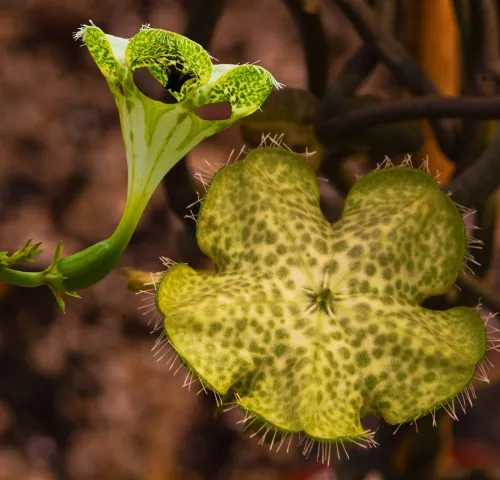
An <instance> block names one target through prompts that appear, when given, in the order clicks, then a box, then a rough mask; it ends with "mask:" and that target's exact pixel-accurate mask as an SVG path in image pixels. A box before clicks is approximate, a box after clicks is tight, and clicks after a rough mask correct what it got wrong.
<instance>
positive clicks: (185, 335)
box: [156, 148, 486, 460]
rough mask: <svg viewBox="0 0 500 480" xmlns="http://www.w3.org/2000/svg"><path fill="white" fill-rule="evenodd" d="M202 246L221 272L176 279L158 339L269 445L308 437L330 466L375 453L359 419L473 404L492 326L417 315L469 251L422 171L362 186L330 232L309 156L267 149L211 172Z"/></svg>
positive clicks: (460, 315) (165, 299)
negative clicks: (354, 452)
mask: <svg viewBox="0 0 500 480" xmlns="http://www.w3.org/2000/svg"><path fill="white" fill-rule="evenodd" d="M197 238H198V243H199V245H200V247H201V249H202V250H203V251H204V252H205V253H206V254H207V255H208V256H209V257H210V258H211V259H212V260H213V261H214V263H215V265H216V272H215V273H207V272H197V271H195V270H193V269H192V268H190V267H189V266H188V265H185V264H176V265H173V266H171V267H170V269H169V270H167V272H166V273H165V274H164V276H163V278H162V280H161V281H160V282H159V284H158V285H157V287H156V289H157V297H156V305H157V308H158V309H159V311H160V313H161V315H162V316H163V317H164V330H165V336H166V337H165V340H164V341H165V342H166V341H168V342H170V343H171V344H172V345H173V347H174V349H175V352H176V353H177V354H178V356H179V357H180V358H181V360H182V362H184V363H185V364H186V365H187V366H188V368H189V370H190V372H191V373H192V374H193V375H194V376H195V377H196V378H198V379H199V380H200V381H201V382H202V384H203V386H204V387H203V388H205V387H207V388H210V389H212V390H214V391H215V392H217V394H219V395H220V396H222V397H223V398H224V399H225V401H228V402H230V403H231V402H233V403H234V404H236V405H237V406H239V407H241V408H242V409H243V410H244V411H245V412H246V416H245V419H246V422H247V423H248V424H252V428H254V427H255V425H257V427H256V429H255V430H254V431H255V432H258V434H259V435H260V437H261V440H262V441H264V440H266V441H270V442H271V444H272V445H273V444H274V446H280V445H281V444H282V443H283V441H284V440H285V439H286V438H287V435H288V434H291V433H298V432H302V433H303V434H305V435H306V436H307V438H308V440H307V441H306V443H305V444H304V445H305V447H304V452H305V453H308V452H309V451H310V449H311V448H312V444H313V441H318V442H320V445H321V449H322V450H321V455H322V459H323V460H325V458H329V454H330V447H331V445H332V444H335V443H337V445H338V444H342V442H349V441H352V442H356V443H364V442H366V443H368V444H373V432H370V431H366V430H365V429H364V428H363V426H362V424H361V418H362V417H363V416H365V415H368V414H379V415H381V416H382V417H383V418H384V419H385V420H386V421H387V422H389V423H391V424H400V423H404V422H409V421H413V420H415V419H417V418H419V417H421V416H423V415H426V414H428V413H433V412H434V411H435V410H436V409H438V408H441V407H444V408H448V405H450V402H452V401H453V399H454V398H455V397H456V396H458V395H463V397H459V400H460V401H462V398H463V399H467V398H468V395H469V391H468V390H467V388H468V386H469V382H470V381H471V379H472V377H473V376H474V372H475V369H476V366H477V365H478V364H479V363H480V362H481V360H482V359H483V357H484V354H485V349H486V334H485V328H484V325H483V321H482V319H481V317H480V316H479V315H478V313H477V312H476V310H475V309H472V308H467V307H456V308H452V309H449V310H446V311H431V310H428V309H426V308H424V307H422V306H421V304H422V302H423V301H424V300H425V299H426V298H428V297H430V296H434V295H440V294H443V293H445V292H446V291H447V290H448V289H449V288H450V287H451V286H452V285H453V283H454V281H455V280H456V277H457V275H458V273H459V271H460V269H461V267H462V264H463V261H464V255H465V252H466V236H465V229H464V223H463V219H462V217H461V215H460V213H459V211H458V210H457V208H456V206H455V204H454V203H453V201H452V200H451V199H450V198H449V197H448V196H447V195H445V194H444V193H442V192H441V191H440V189H439V188H438V187H437V185H436V184H435V182H434V180H433V179H432V178H431V177H430V176H428V175H427V174H426V173H425V172H423V171H421V170H417V169H412V168H408V167H398V168H387V169H382V170H378V171H375V172H372V173H370V174H368V175H366V176H365V177H364V178H362V179H360V180H359V181H358V182H357V183H356V185H355V186H354V187H353V189H352V190H351V191H350V193H349V195H348V196H347V199H346V203H345V209H344V212H343V214H342V217H341V218H340V219H339V220H338V221H337V222H336V223H334V224H333V225H332V224H330V223H329V222H328V221H327V220H326V219H325V218H324V216H323V215H322V213H321V211H320V207H319V188H318V184H317V179H316V176H315V174H314V173H313V171H312V170H311V168H310V167H309V166H308V165H307V163H306V162H305V161H304V159H303V158H302V157H301V156H298V155H295V154H292V153H290V152H288V151H286V150H281V149H277V148H263V149H258V150H255V151H253V152H252V153H250V154H249V155H248V156H247V158H246V159H245V160H243V161H240V162H236V163H234V164H230V165H229V166H226V167H223V168H222V169H221V170H219V171H218V172H217V173H216V174H215V176H214V178H213V180H212V183H211V185H210V187H209V189H208V192H207V195H206V198H205V199H204V200H203V203H202V207H201V211H200V214H199V218H198V224H197Z"/></svg>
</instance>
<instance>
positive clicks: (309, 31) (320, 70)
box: [205, 0, 329, 98]
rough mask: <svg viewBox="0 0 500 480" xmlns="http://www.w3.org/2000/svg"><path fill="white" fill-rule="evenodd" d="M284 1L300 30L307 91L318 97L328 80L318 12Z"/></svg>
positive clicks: (294, 0) (297, 1)
mask: <svg viewBox="0 0 500 480" xmlns="http://www.w3.org/2000/svg"><path fill="white" fill-rule="evenodd" d="M205 1H206V0H205ZM284 3H285V5H286V6H287V8H288V10H289V11H290V14H291V15H292V18H293V20H294V22H295V25H296V26H297V28H298V30H299V32H300V38H301V40H302V45H303V49H304V55H305V61H306V67H307V83H308V88H309V91H310V92H311V93H313V94H314V95H316V96H317V97H318V98H319V97H321V96H323V94H324V93H325V90H326V85H327V82H328V50H329V49H328V40H327V38H326V34H325V30H324V28H323V23H322V22H321V16H320V13H319V11H313V12H309V11H307V10H306V9H305V8H304V2H303V1H301V0H284Z"/></svg>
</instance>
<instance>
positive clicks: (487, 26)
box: [478, 0, 500, 86]
mask: <svg viewBox="0 0 500 480" xmlns="http://www.w3.org/2000/svg"><path fill="white" fill-rule="evenodd" d="M478 3H479V7H480V9H481V13H482V16H483V23H484V39H483V42H484V47H483V49H484V63H485V67H486V72H487V73H488V75H489V76H490V77H491V79H492V80H493V81H494V82H495V83H496V85H497V86H498V85H500V53H499V49H498V7H497V4H496V1H495V0H478Z"/></svg>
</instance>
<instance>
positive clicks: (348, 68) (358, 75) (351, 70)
mask: <svg viewBox="0 0 500 480" xmlns="http://www.w3.org/2000/svg"><path fill="white" fill-rule="evenodd" d="M377 63H378V57H377V54H376V53H375V51H374V50H373V48H370V47H369V46H368V45H366V44H365V43H363V45H362V46H361V47H360V48H359V49H358V50H357V51H356V52H355V53H354V55H353V56H352V57H350V58H349V59H348V60H347V62H345V64H344V66H343V67H342V70H341V71H340V73H339V75H338V77H337V80H336V85H337V87H338V89H339V91H340V92H341V93H342V94H343V95H345V96H350V95H352V94H353V93H354V92H356V90H357V89H358V88H359V87H360V86H361V85H362V84H363V82H364V81H365V80H366V78H367V77H368V75H370V74H371V73H372V71H373V69H374V68H375V67H376V65H377Z"/></svg>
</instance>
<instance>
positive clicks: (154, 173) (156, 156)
mask: <svg viewBox="0 0 500 480" xmlns="http://www.w3.org/2000/svg"><path fill="white" fill-rule="evenodd" d="M75 38H77V39H81V40H82V41H83V42H84V44H85V45H86V46H87V48H88V50H89V52H90V54H91V55H92V57H93V59H94V61H95V62H96V64H97V66H98V67H99V69H100V70H101V72H102V74H103V75H104V77H105V78H106V81H107V83H108V86H109V89H110V90H111V93H112V94H113V97H114V99H115V102H116V105H117V107H118V112H119V115H120V123H121V128H122V134H123V140H124V143H125V152H126V156H127V165H128V188H127V201H126V205H125V210H124V212H123V215H122V218H121V220H120V223H119V225H118V227H117V228H116V230H115V232H114V233H113V234H112V235H111V237H109V238H107V239H105V240H103V241H101V242H99V243H96V244H95V245H92V246H90V247H89V248H87V249H85V250H83V251H81V252H78V253H75V254H73V255H70V256H68V257H65V258H60V257H59V256H60V255H61V252H62V245H61V246H59V247H58V251H57V252H56V255H55V257H54V262H53V263H52V264H51V266H50V268H49V269H47V270H46V271H44V272H22V271H18V270H15V269H12V268H9V265H12V262H13V261H14V260H15V259H17V258H20V257H21V256H23V255H24V256H26V252H25V251H24V250H21V251H19V252H16V253H15V254H14V255H12V256H10V257H9V256H8V254H7V252H0V280H3V281H6V282H8V283H11V284H13V285H19V286H24V287H37V286H40V285H47V286H49V287H50V288H51V290H52V291H53V292H54V294H55V296H56V299H57V301H58V303H59V305H60V306H61V308H63V309H64V301H63V294H70V295H76V290H79V289H82V288H86V287H89V286H91V285H94V284H95V283H97V282H98V281H100V280H101V279H102V278H104V277H105V276H106V275H107V274H108V273H109V272H110V271H111V270H112V269H113V268H114V267H115V265H116V264H117V263H118V261H119V259H120V257H121V255H122V254H123V252H124V250H125V248H126V247H127V245H128V243H129V241H130V238H131V237H132V234H133V233H134V231H135V228H136V227H137V224H138V222H139V220H140V218H141V216H142V213H143V212H144V209H145V208H146V205H147V204H148V202H149V200H150V198H151V196H152V194H153V192H154V191H155V189H156V187H157V186H158V184H159V183H160V181H161V180H162V178H163V177H164V176H165V175H166V174H167V172H168V171H169V170H170V169H171V168H172V167H173V166H174V165H175V164H176V163H177V162H178V161H179V160H180V159H181V158H182V157H183V156H184V155H186V154H187V153H188V152H189V151H190V150H191V149H192V148H194V147H195V146H196V145H197V144H198V143H199V142H201V141H202V140H203V139H205V138H207V137H209V136H211V135H214V134H215V133H217V132H219V131H221V130H223V129H224V128H227V127H229V126H230V125H232V124H233V123H234V122H236V121H237V120H238V119H240V118H242V117H245V116H246V115H250V114H251V113H253V112H254V111H256V110H257V109H258V108H259V107H260V106H261V104H262V103H263V102H264V100H266V98H267V96H268V95H269V93H270V92H271V90H272V89H273V88H274V87H277V88H279V87H280V84H279V83H277V82H276V80H274V78H273V77H272V75H271V74H270V73H269V72H267V71H266V70H264V69H263V68H261V67H258V66H255V65H213V64H212V61H211V58H210V56H209V54H208V53H207V52H206V51H205V50H204V49H203V48H202V47H201V46H200V45H198V44H197V43H195V42H193V41H191V40H189V39H188V38H185V37H183V36H181V35H178V34H176V33H173V32H167V31H165V30H159V29H152V28H143V29H142V30H141V31H139V33H137V35H135V36H134V37H132V38H131V39H125V38H119V37H115V36H113V35H107V34H105V33H104V32H103V31H102V30H101V29H100V28H98V27H96V26H95V25H90V26H83V27H82V28H81V29H80V30H79V31H78V33H77V34H76V35H75ZM139 68H146V69H148V70H149V72H150V73H151V75H152V76H153V77H154V78H155V79H156V80H158V82H160V84H161V85H163V86H164V87H165V89H166V90H167V91H169V92H170V93H171V94H172V95H173V96H174V97H175V98H176V99H177V101H178V102H177V103H175V104H165V103H162V102H159V101H156V100H153V99H151V98H149V97H147V96H146V95H144V94H143V93H141V91H140V90H139V89H138V88H137V86H136V85H135V83H134V79H133V73H134V71H135V70H137V69H139ZM219 102H229V103H230V105H231V116H230V118H227V119H225V120H204V119H202V118H201V117H199V116H198V115H197V114H196V110H197V109H198V108H200V107H202V106H203V105H206V104H210V103H219ZM38 245H39V244H37V246H38ZM35 250H36V248H35ZM11 257H12V258H11Z"/></svg>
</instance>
